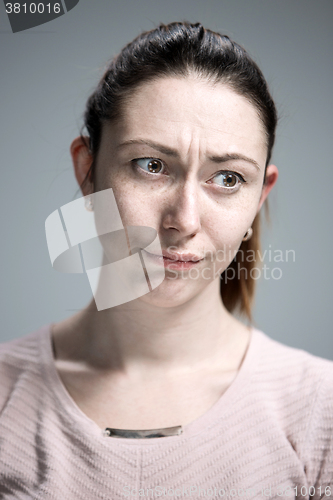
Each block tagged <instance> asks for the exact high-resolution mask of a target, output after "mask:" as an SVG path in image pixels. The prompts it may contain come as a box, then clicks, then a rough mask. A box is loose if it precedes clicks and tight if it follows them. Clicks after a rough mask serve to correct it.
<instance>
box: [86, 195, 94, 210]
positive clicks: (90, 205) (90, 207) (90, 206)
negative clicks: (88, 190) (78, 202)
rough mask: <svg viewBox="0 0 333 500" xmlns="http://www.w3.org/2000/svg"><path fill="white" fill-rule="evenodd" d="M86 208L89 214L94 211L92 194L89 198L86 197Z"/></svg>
mask: <svg viewBox="0 0 333 500" xmlns="http://www.w3.org/2000/svg"><path fill="white" fill-rule="evenodd" d="M84 206H85V208H86V210H88V212H93V211H94V204H93V202H92V197H91V194H88V196H85V200H84Z"/></svg>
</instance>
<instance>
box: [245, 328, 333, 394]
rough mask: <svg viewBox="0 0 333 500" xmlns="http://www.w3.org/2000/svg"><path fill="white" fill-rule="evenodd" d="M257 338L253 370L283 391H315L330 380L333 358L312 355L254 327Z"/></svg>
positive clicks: (332, 376)
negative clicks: (254, 368)
mask: <svg viewBox="0 0 333 500" xmlns="http://www.w3.org/2000/svg"><path fill="white" fill-rule="evenodd" d="M254 330H255V332H254V334H255V340H256V373H257V374H258V375H259V376H260V375H262V376H263V375H264V374H265V375H266V377H267V381H269V382H270V383H271V384H274V385H275V386H276V387H277V388H278V387H281V389H283V390H284V392H286V393H288V392H293V394H294V395H296V393H295V391H296V392H297V393H299V394H304V395H306V394H309V393H312V392H313V391H315V392H317V390H318V389H319V387H320V386H321V385H322V384H325V383H326V384H329V383H330V382H332V380H333V361H331V360H328V359H325V358H321V357H319V356H315V355H313V354H311V353H309V352H307V351H305V350H303V349H298V348H295V347H290V346H287V345H285V344H282V343H281V342H278V341H276V340H274V339H272V338H270V337H269V336H268V335H266V334H265V333H264V332H262V331H261V330H258V329H254Z"/></svg>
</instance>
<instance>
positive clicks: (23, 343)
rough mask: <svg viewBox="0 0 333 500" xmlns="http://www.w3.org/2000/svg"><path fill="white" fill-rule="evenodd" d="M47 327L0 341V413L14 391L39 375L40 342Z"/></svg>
mask: <svg viewBox="0 0 333 500" xmlns="http://www.w3.org/2000/svg"><path fill="white" fill-rule="evenodd" d="M47 329H48V326H44V327H42V328H40V329H39V330H37V331H35V332H32V333H29V334H28V335H25V336H24V337H21V338H18V339H14V340H11V341H7V342H3V343H0V380H1V383H0V415H1V413H2V412H3V410H4V408H5V407H6V406H7V404H8V403H9V402H10V400H11V398H12V396H13V394H14V393H15V392H20V391H22V390H23V388H27V386H28V385H29V384H30V385H31V384H33V383H35V382H36V379H37V378H38V377H39V376H40V363H41V342H42V340H43V338H44V337H45V335H46V334H47ZM19 388H20V390H19Z"/></svg>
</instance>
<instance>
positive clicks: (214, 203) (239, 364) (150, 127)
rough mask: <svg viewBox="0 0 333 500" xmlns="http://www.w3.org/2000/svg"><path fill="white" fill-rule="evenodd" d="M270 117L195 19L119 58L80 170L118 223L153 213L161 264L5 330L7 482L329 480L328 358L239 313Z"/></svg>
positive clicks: (60, 490) (246, 75)
mask: <svg viewBox="0 0 333 500" xmlns="http://www.w3.org/2000/svg"><path fill="white" fill-rule="evenodd" d="M276 122H277V117H276V110H275V106H274V103H273V101H272V98H271V96H270V94H269V91H268V88H267V84H266V82H265V80H264V77H263V75H262V73H261V71H260V70H259V68H258V67H257V65H256V64H255V63H254V62H253V61H252V60H251V58H250V57H249V55H248V54H247V53H246V51H245V50H244V49H243V48H241V47H240V46H239V45H237V44H236V43H234V42H232V41H231V40H230V39H229V38H228V37H225V36H222V35H220V34H218V33H213V32H211V31H209V30H206V29H204V28H203V27H202V26H201V25H200V24H196V25H191V24H188V23H172V24H169V25H167V26H164V25H161V26H160V27H159V28H157V29H155V30H152V31H151V32H148V33H143V34H142V35H140V36H139V37H138V38H137V39H135V40H134V41H133V42H132V43H130V44H129V45H128V46H127V47H125V48H124V49H123V51H122V52H121V53H120V54H119V55H118V56H117V57H116V58H115V59H114V60H113V61H112V62H111V64H110V65H109V67H108V69H107V71H106V72H105V74H104V76H103V78H102V79H101V81H100V83H99V85H98V87H97V88H96V90H95V92H94V93H93V94H92V96H91V97H90V99H89V101H88V103H87V108H86V113H85V127H86V129H87V132H88V135H87V136H84V135H81V136H80V137H78V138H76V139H75V140H74V141H73V143H72V145H71V154H72V158H73V165H74V170H75V175H76V179H77V181H78V183H79V185H80V187H81V190H82V194H83V195H84V196H86V197H87V199H89V198H88V197H89V196H90V195H91V194H92V193H95V194H96V193H101V192H103V191H105V190H107V189H110V188H111V189H112V192H113V194H114V197H115V200H116V202H117V206H118V209H119V213H120V217H121V220H122V223H123V224H124V227H125V228H126V227H132V226H135V227H137V226H141V227H142V226H146V227H150V228H153V229H155V230H156V232H157V234H158V237H159V241H160V244H161V249H162V252H161V255H158V254H156V253H154V252H152V253H151V252H149V251H148V252H147V255H146V257H147V258H148V260H149V259H150V262H153V263H155V264H156V265H158V264H162V265H163V266H164V272H165V278H164V280H163V282H162V283H161V284H160V285H159V286H158V287H156V288H154V289H151V290H150V292H149V293H147V294H145V295H142V296H141V297H139V298H137V299H135V300H132V301H128V302H125V303H123V304H120V305H118V306H116V307H109V308H105V309H102V310H98V309H97V307H96V304H95V301H94V300H92V301H91V303H90V304H89V305H88V306H87V307H86V308H85V309H84V310H83V311H80V313H79V314H77V315H75V316H73V317H71V318H69V319H67V320H65V321H62V322H60V323H57V324H52V325H47V326H45V327H43V328H42V329H41V330H39V331H38V332H34V333H32V334H30V335H29V336H27V337H25V338H23V339H19V340H16V341H12V342H9V343H7V344H4V345H3V346H2V349H1V356H0V360H1V361H0V370H1V371H0V373H1V380H2V387H1V397H0V411H1V413H0V437H1V447H0V464H1V467H0V478H1V481H0V485H1V486H0V491H1V493H3V495H4V496H3V498H43V499H44V498H80V499H81V498H87V499H91V498H104V499H118V498H119V499H120V498H124V497H130V498H140V497H148V498H155V497H172V496H174V497H189V496H191V497H193V498H200V497H204V496H207V497H209V496H210V497H218V498H219V497H221V498H222V497H225V498H227V497H238V496H239V497H246V498H259V497H260V498H261V497H270V498H281V497H282V498H286V497H288V498H290V497H291V498H300V497H302V498H304V497H305V498H309V497H310V496H311V498H325V497H329V496H332V495H333V490H332V491H331V487H332V478H333V447H332V427H333V419H332V413H333V410H332V405H333V396H332V387H333V385H332V383H333V363H332V362H330V361H328V360H324V359H321V358H318V357H315V356H313V355H310V354H308V353H306V352H304V351H301V350H297V349H293V348H290V347H286V346H284V345H282V344H280V343H278V342H276V341H273V340H271V339H269V337H267V336H266V335H265V334H264V333H263V332H261V331H259V330H257V329H256V328H253V327H247V326H246V325H245V324H243V323H242V322H241V321H239V320H238V319H236V317H235V316H233V314H232V312H233V311H235V310H236V308H237V307H238V308H239V310H240V311H241V312H243V313H245V314H246V315H247V316H248V318H249V319H250V320H251V302H252V299H253V292H254V282H255V281H254V278H253V276H254V275H253V274H251V271H252V270H253V269H255V265H256V263H255V262H253V259H246V255H247V253H249V252H250V251H251V252H252V253H253V252H254V253H256V252H257V251H258V249H259V212H260V209H261V207H262V205H263V203H264V201H265V200H266V198H267V196H268V194H269V192H270V191H271V189H272V188H273V186H274V184H275V183H276V180H277V177H278V170H277V168H276V166H275V165H273V164H271V163H270V159H271V154H272V148H273V144H274V137H275V128H276ZM88 209H90V210H94V207H93V205H91V206H88ZM238 250H242V252H238ZM237 252H238V253H237ZM221 256H222V258H220V257H221ZM244 256H245V258H244ZM230 270H231V271H233V272H231V273H229V274H228V272H230ZM221 299H222V300H221Z"/></svg>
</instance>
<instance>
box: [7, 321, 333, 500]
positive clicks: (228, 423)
mask: <svg viewBox="0 0 333 500" xmlns="http://www.w3.org/2000/svg"><path fill="white" fill-rule="evenodd" d="M108 426H110V427H112V422H110V423H109V424H108ZM311 494H312V496H311V498H314V499H319V498H325V499H326V498H331V499H333V362H332V361H328V360H325V359H321V358H318V357H315V356H313V355H311V354H308V353H306V352H304V351H302V350H299V349H294V348H290V347H287V346H284V345H282V344H280V343H278V342H276V341H274V340H272V339H270V338H269V337H268V336H266V335H265V334H264V333H263V332H261V331H260V330H257V329H255V328H253V329H252V335H251V341H250V345H249V348H248V350H247V353H246V357H245V359H244V361H243V364H242V366H241V368H240V370H239V373H238V375H237V377H236V378H235V379H234V381H233V383H232V384H231V386H230V387H229V388H228V389H227V391H226V392H225V393H224V394H223V395H222V396H221V398H220V399H219V400H218V401H217V403H215V404H214V405H213V406H212V407H211V408H210V410H208V411H207V412H206V413H205V414H204V415H202V416H201V417H199V418H197V419H196V420H195V421H193V422H192V423H190V424H188V425H186V426H184V427H183V433H182V434H180V435H176V436H168V437H155V438H144V439H134V438H130V439H128V438H115V437H110V436H106V435H104V434H103V430H102V429H100V428H99V427H98V426H97V424H96V423H94V422H93V421H92V420H90V419H89V418H88V417H87V416H86V415H85V414H84V413H83V412H82V411H81V410H80V409H79V408H78V406H77V405H76V404H75V402H74V401H73V400H72V398H71V397H70V395H69V394H68V392H67V391H66V389H65V387H64V386H63V384H62V382H61V380H60V378H59V376H58V374H57V371H56V368H55V364H54V360H53V354H52V345H51V335H50V326H49V325H47V326H44V327H43V328H41V329H40V330H38V331H37V332H34V333H32V334H30V335H27V336H25V337H23V338H20V339H17V340H14V341H11V342H7V343H5V344H1V345H0V498H1V499H6V500H7V499H8V500H9V499H14V498H15V499H43V500H44V499H59V500H71V499H80V500H83V499H87V500H93V499H110V500H118V499H124V498H130V499H133V498H162V499H164V498H165V499H170V498H224V499H230V498H247V499H248V498H251V499H263V498H273V499H279V498H280V499H281V498H282V499H287V498H288V499H290V498H292V499H293V498H302V499H304V498H305V499H308V498H310V495H311Z"/></svg>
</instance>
